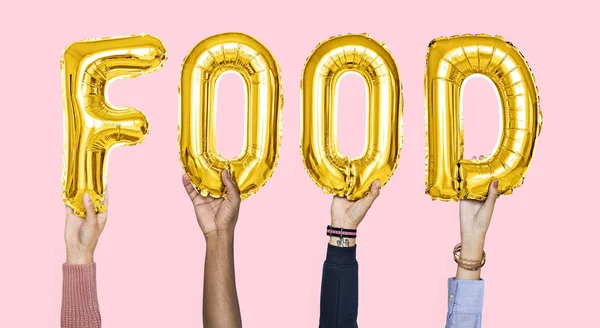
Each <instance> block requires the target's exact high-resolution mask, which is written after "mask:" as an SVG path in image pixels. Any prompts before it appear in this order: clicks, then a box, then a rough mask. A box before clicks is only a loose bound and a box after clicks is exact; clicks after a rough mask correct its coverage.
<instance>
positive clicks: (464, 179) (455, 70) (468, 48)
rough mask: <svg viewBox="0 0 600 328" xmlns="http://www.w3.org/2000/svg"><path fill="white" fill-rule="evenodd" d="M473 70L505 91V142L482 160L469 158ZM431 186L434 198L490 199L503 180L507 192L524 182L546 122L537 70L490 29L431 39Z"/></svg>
mask: <svg viewBox="0 0 600 328" xmlns="http://www.w3.org/2000/svg"><path fill="white" fill-rule="evenodd" d="M471 74H482V75H485V76H487V77H489V78H490V79H491V80H492V81H493V82H494V85H495V86H496V88H497V89H498V93H499V95H500V101H501V104H500V105H501V108H502V123H501V124H502V127H501V135H500V139H499V143H498V145H497V146H496V149H494V150H493V151H492V153H491V154H490V155H489V156H488V157H486V158H485V159H482V160H467V159H463V126H462V113H461V108H460V96H461V95H460V93H461V85H462V83H463V82H464V81H465V79H466V78H467V77H468V76H469V75H471ZM425 98H426V114H427V124H428V126H427V138H426V139H427V162H426V163H427V164H426V165H427V170H426V172H427V173H426V176H427V177H426V180H427V181H426V187H427V189H426V192H427V193H428V194H429V195H430V196H431V197H432V198H433V199H442V200H450V199H453V200H458V199H465V198H468V199H485V198H486V196H487V189H488V185H489V184H490V182H491V181H492V180H498V189H499V193H501V194H509V193H512V190H513V189H514V188H516V187H518V186H520V185H521V184H522V183H523V178H524V177H525V173H526V171H527V168H528V167H529V165H530V164H531V160H532V158H533V152H534V148H535V142H536V139H537V137H538V135H539V133H540V130H541V127H542V114H541V111H540V109H539V102H538V93H537V89H536V87H535V80H534V77H533V75H532V74H531V70H530V69H529V66H528V64H527V62H526V61H525V59H524V58H523V56H522V55H521V53H520V52H519V51H518V50H517V49H516V48H515V47H514V46H513V45H512V44H511V43H509V42H506V41H504V40H503V39H502V38H500V37H492V36H489V35H463V36H457V37H451V38H439V39H436V40H434V41H432V42H431V44H430V45H429V53H428V55H427V70H426V73H425Z"/></svg>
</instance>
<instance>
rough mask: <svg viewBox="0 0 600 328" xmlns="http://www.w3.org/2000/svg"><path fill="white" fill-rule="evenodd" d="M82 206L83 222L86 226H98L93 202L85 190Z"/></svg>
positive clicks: (93, 227) (94, 227)
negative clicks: (83, 208) (83, 212)
mask: <svg viewBox="0 0 600 328" xmlns="http://www.w3.org/2000/svg"><path fill="white" fill-rule="evenodd" d="M83 207H85V223H86V224H87V225H88V227H90V228H92V229H96V228H97V227H98V217H97V216H96V208H95V207H94V202H93V201H92V198H91V197H90V194H88V193H87V192H86V193H85V194H84V195H83Z"/></svg>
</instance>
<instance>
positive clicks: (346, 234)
mask: <svg viewBox="0 0 600 328" xmlns="http://www.w3.org/2000/svg"><path fill="white" fill-rule="evenodd" d="M327 236H329V237H339V238H356V229H344V228H336V227H332V226H327Z"/></svg>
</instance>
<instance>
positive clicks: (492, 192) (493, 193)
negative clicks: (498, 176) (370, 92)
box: [483, 180, 498, 212]
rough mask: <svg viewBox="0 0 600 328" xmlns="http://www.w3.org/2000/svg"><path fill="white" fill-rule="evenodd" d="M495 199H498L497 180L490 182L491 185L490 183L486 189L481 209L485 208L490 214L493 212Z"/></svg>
mask: <svg viewBox="0 0 600 328" xmlns="http://www.w3.org/2000/svg"><path fill="white" fill-rule="evenodd" d="M496 199H498V180H494V181H492V183H490V186H489V188H488V194H487V199H486V200H485V203H484V204H483V207H485V208H486V210H488V211H490V212H492V211H494V205H495V204H496Z"/></svg>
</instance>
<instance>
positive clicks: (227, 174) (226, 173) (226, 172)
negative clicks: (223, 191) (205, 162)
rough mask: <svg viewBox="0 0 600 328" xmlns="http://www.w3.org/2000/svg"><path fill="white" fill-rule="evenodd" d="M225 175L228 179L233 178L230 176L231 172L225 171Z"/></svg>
mask: <svg viewBox="0 0 600 328" xmlns="http://www.w3.org/2000/svg"><path fill="white" fill-rule="evenodd" d="M225 175H226V176H227V177H228V178H231V176H230V175H229V170H225Z"/></svg>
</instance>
